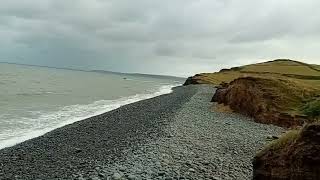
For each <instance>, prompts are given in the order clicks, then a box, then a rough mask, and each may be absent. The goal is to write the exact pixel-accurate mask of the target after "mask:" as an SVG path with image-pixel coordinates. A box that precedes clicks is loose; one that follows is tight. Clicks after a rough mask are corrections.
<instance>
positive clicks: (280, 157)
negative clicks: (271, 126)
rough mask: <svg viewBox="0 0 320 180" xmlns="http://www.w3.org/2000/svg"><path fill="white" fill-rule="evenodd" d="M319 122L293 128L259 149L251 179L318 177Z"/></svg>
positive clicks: (319, 160)
mask: <svg viewBox="0 0 320 180" xmlns="http://www.w3.org/2000/svg"><path fill="white" fill-rule="evenodd" d="M319 155H320V123H314V124H308V125H306V126H305V127H304V128H302V130H293V131H290V132H288V133H287V134H285V135H283V136H282V137H281V138H280V139H278V140H276V141H274V142H273V143H272V144H270V145H269V146H268V147H267V148H265V149H264V150H263V151H261V152H259V153H258V154H257V155H256V157H255V158H254V161H253V169H254V172H253V176H254V178H253V179H256V180H271V179H281V180H289V179H290V180H304V179H310V180H312V179H314V180H318V179H320V156H319Z"/></svg>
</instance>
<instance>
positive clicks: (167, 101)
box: [0, 85, 283, 180]
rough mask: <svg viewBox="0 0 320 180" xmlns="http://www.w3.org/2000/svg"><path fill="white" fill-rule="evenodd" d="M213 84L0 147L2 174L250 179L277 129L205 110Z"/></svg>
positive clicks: (175, 91)
mask: <svg viewBox="0 0 320 180" xmlns="http://www.w3.org/2000/svg"><path fill="white" fill-rule="evenodd" d="M213 91H214V88H213V87H212V86H208V85H190V86H185V87H183V86H180V87H176V88H174V89H173V92H172V93H170V94H166V95H161V96H157V97H154V98H151V99H147V100H143V101H139V102H136V103H132V104H128V105H125V106H122V107H120V108H118V109H115V110H112V111H110V112H107V113H104V114H101V115H98V116H95V117H91V118H88V119H85V120H82V121H78V122H75V123H73V124H69V125H67V126H64V127H62V128H59V129H56V130H54V131H51V132H49V133H47V134H45V135H43V136H40V137H38V138H35V139H31V140H28V141H25V142H23V143H21V144H18V145H16V146H13V147H9V148H5V149H2V150H0V179H6V178H8V179H27V180H28V179H79V180H80V179H81V180H83V179H96V180H98V179H165V178H170V179H199V178H201V179H250V178H251V177H252V164H251V160H252V158H253V156H254V154H255V152H256V151H257V150H259V149H261V148H262V147H263V146H264V144H265V143H266V142H267V140H266V139H267V137H268V136H269V135H278V134H280V133H281V132H282V130H283V129H282V128H279V127H275V126H272V125H264V124H258V123H255V122H253V121H252V119H250V118H247V117H244V116H241V115H238V114H233V113H231V114H229V113H221V112H214V111H210V109H211V108H212V105H213V103H211V102H210V99H211V97H212V94H213Z"/></svg>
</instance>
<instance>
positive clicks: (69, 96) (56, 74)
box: [0, 63, 183, 149]
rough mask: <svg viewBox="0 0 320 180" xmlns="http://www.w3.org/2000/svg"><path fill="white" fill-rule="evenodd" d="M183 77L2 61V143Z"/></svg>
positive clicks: (163, 89) (158, 91)
mask: <svg viewBox="0 0 320 180" xmlns="http://www.w3.org/2000/svg"><path fill="white" fill-rule="evenodd" d="M182 82H183V79H180V78H173V77H163V76H148V75H135V74H131V75H130V74H118V73H108V72H105V73H103V72H86V71H75V70H66V69H55V68H45V67H36V66H24V65H15V64H5V63H0V149H1V148H5V147H9V146H13V145H15V144H17V143H20V142H23V141H25V140H28V139H31V138H34V137H37V136H40V135H43V134H45V133H47V132H49V131H51V130H53V129H56V128H59V127H62V126H64V125H67V124H70V123H73V122H76V121H79V120H82V119H85V118H88V117H91V116H95V115H98V114H101V113H104V112H107V111H110V110H113V109H116V108H118V107H120V106H123V105H125V104H129V103H133V102H137V101H140V100H143V99H148V98H152V97H155V96H158V95H162V94H167V93H170V92H171V91H172V90H171V88H172V87H174V86H178V85H181V83H182Z"/></svg>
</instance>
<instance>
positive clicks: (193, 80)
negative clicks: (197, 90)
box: [183, 75, 199, 86]
mask: <svg viewBox="0 0 320 180" xmlns="http://www.w3.org/2000/svg"><path fill="white" fill-rule="evenodd" d="M196 76H197V75H195V76H190V77H188V79H187V80H186V81H185V82H184V84H183V85H184V86H187V85H190V84H199V82H198V80H197V79H196V78H195V77H196Z"/></svg>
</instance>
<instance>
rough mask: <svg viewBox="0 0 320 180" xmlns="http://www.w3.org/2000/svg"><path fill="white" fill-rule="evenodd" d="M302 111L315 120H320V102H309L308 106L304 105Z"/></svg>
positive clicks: (317, 100)
mask: <svg viewBox="0 0 320 180" xmlns="http://www.w3.org/2000/svg"><path fill="white" fill-rule="evenodd" d="M302 111H303V112H304V114H306V115H308V116H310V117H312V118H314V119H319V117H320V100H319V99H316V100H312V101H310V102H308V103H307V104H305V105H304V107H303V108H302Z"/></svg>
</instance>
